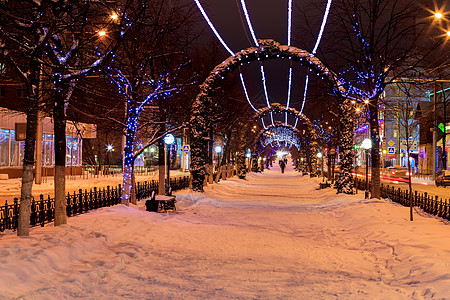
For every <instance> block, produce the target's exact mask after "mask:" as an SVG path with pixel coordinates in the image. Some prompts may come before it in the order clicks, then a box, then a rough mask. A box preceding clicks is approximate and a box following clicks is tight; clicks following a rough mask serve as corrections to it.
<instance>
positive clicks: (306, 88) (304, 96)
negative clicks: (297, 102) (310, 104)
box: [300, 75, 309, 113]
mask: <svg viewBox="0 0 450 300" xmlns="http://www.w3.org/2000/svg"><path fill="white" fill-rule="evenodd" d="M308 83H309V76H308V75H306V79H305V91H304V92H303V102H302V109H300V113H303V108H304V107H305V101H306V94H307V93H308Z"/></svg>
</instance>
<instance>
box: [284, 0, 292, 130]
mask: <svg viewBox="0 0 450 300" xmlns="http://www.w3.org/2000/svg"><path fill="white" fill-rule="evenodd" d="M291 37H292V0H289V2H288V37H287V45H288V46H290V45H291ZM291 86H292V61H291V65H290V67H289V81H288V96H287V101H286V108H289V104H290V102H291ZM285 123H286V125H287V124H288V118H287V113H286V114H285Z"/></svg>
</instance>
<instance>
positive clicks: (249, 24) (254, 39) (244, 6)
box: [241, 0, 259, 47]
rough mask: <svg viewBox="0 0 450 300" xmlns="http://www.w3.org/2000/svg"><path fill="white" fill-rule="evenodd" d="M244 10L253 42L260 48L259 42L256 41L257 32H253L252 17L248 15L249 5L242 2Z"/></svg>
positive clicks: (242, 0)
mask: <svg viewBox="0 0 450 300" xmlns="http://www.w3.org/2000/svg"><path fill="white" fill-rule="evenodd" d="M241 6H242V10H243V11H244V15H245V20H246V21H247V25H248V29H249V30H250V34H251V35H252V38H253V42H255V45H256V46H258V47H259V43H258V40H257V39H256V35H255V31H254V30H253V26H252V22H251V21H250V16H249V15H248V11H247V5H246V4H245V1H244V0H241Z"/></svg>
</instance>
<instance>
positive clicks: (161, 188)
mask: <svg viewBox="0 0 450 300" xmlns="http://www.w3.org/2000/svg"><path fill="white" fill-rule="evenodd" d="M161 126H163V128H162V131H161V132H164V131H165V126H164V125H161ZM165 161H166V148H165V147H164V140H163V139H160V140H159V143H158V170H159V173H158V179H159V183H158V194H159V195H164V194H165V193H166V185H165V180H166V177H165V176H166V169H165V166H166V163H165Z"/></svg>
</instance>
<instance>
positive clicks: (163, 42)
mask: <svg viewBox="0 0 450 300" xmlns="http://www.w3.org/2000/svg"><path fill="white" fill-rule="evenodd" d="M122 11H123V13H122V15H123V16H126V17H127V18H131V19H134V20H136V21H135V24H134V25H133V27H132V28H131V29H130V30H129V31H128V32H127V33H126V34H125V35H124V42H123V43H122V44H121V46H120V47H119V48H118V50H117V53H116V56H115V58H114V61H113V62H112V63H111V64H110V66H108V67H107V68H105V69H104V72H106V74H107V75H108V76H109V78H110V80H111V82H112V83H113V84H114V85H115V86H116V87H117V89H118V92H119V94H120V95H121V97H122V98H121V99H124V100H125V102H126V105H125V107H126V112H125V114H126V116H125V121H121V120H117V119H116V120H115V122H116V123H118V124H119V125H121V126H122V127H123V129H124V134H125V148H124V164H123V165H124V171H123V177H124V178H123V194H122V204H125V205H128V204H129V202H130V201H131V202H132V203H135V200H136V199H135V196H134V192H133V191H134V189H133V186H134V184H133V171H134V162H135V160H136V158H137V156H138V155H140V154H141V153H142V152H143V151H144V149H145V148H147V147H148V146H150V145H151V144H153V143H155V141H157V140H160V139H161V137H163V136H164V135H165V134H166V133H168V132H172V131H174V130H177V129H179V128H181V127H182V126H184V125H182V124H181V125H179V126H175V127H167V128H166V126H165V125H166V121H167V118H166V116H167V113H166V105H165V103H164V102H165V101H166V100H167V99H169V98H171V97H173V96H174V95H175V94H177V93H178V92H179V91H181V89H183V87H185V86H186V85H189V84H190V83H191V82H192V73H190V72H189V68H187V66H188V65H189V59H187V57H186V54H185V52H184V50H185V47H186V45H187V44H189V43H190V39H189V36H190V35H189V34H187V33H186V32H187V31H188V30H189V23H190V22H192V19H191V17H192V11H191V7H190V6H184V5H182V4H181V2H180V1H176V0H174V1H170V5H167V1H162V0H158V1H151V2H149V1H144V0H136V1H130V3H128V6H127V7H125V8H123V9H122ZM143 37H145V38H143ZM185 70H187V72H184V71H185ZM155 107H157V109H158V111H159V112H158V113H159V114H160V116H161V117H160V118H159V119H156V120H155V119H154V118H153V119H148V120H147V121H146V120H145V117H144V116H145V114H146V112H148V111H149V110H150V109H152V108H155ZM153 117H154V116H153ZM144 128H147V129H148V130H149V132H151V133H150V137H149V138H148V141H147V143H146V144H145V145H144V146H143V147H140V148H139V147H137V144H136V138H137V136H138V133H139V132H140V131H142V130H143V129H144ZM162 154H163V153H160V156H161V155H162ZM163 182H164V181H163ZM163 182H162V184H163Z"/></svg>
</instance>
